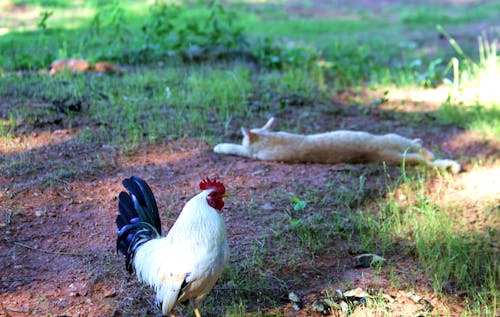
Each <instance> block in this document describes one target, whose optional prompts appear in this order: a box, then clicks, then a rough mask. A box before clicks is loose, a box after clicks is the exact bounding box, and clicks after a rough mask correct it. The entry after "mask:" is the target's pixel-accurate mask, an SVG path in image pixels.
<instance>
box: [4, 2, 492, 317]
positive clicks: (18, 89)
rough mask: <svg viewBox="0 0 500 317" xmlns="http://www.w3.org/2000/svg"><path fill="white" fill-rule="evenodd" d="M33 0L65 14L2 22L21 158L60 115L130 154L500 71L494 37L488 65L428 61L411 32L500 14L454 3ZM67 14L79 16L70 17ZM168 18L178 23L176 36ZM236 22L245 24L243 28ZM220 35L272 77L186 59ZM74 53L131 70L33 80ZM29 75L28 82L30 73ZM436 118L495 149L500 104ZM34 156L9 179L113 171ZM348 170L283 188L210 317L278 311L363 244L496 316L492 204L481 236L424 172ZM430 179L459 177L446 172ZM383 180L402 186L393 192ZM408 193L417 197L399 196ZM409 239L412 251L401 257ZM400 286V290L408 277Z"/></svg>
mask: <svg viewBox="0 0 500 317" xmlns="http://www.w3.org/2000/svg"><path fill="white" fill-rule="evenodd" d="M28 3H30V4H35V5H37V6H43V8H42V10H49V11H53V12H54V13H53V14H52V15H51V16H49V17H48V18H47V20H46V21H44V25H45V28H43V27H42V28H37V22H40V21H41V20H40V19H38V20H33V21H28V22H26V23H25V24H24V25H23V24H19V25H18V27H17V28H13V26H15V25H16V23H20V22H19V21H15V20H11V19H9V20H6V21H7V22H2V23H6V24H8V28H9V31H8V33H6V34H3V35H1V36H0V51H1V54H0V97H1V99H2V102H1V103H0V105H1V106H2V107H4V108H2V109H1V110H2V120H1V121H0V137H1V138H2V143H5V144H6V145H5V147H12V148H15V147H16V146H17V145H16V144H15V142H14V140H15V139H16V137H19V136H22V135H29V134H30V133H31V132H32V131H33V129H35V127H38V128H37V129H38V130H40V129H41V130H44V129H47V130H48V129H50V128H49V127H50V126H51V125H52V124H54V122H55V120H56V119H57V120H60V123H57V124H56V125H57V126H58V127H63V128H71V129H73V130H74V131H77V134H78V137H77V138H76V139H73V140H72V141H70V142H69V143H68V144H66V145H69V146H70V147H73V146H74V147H75V148H78V149H79V150H81V151H84V152H86V153H87V154H88V153H91V152H92V150H93V149H94V148H96V147H100V146H102V145H112V146H113V147H114V148H117V149H118V150H119V151H126V150H129V149H135V148H137V147H138V146H139V145H141V144H144V143H151V144H159V143H163V142H165V140H168V139H169V138H170V137H174V138H178V137H183V136H190V137H194V138H200V139H204V140H209V141H210V142H214V141H215V140H220V139H222V138H224V137H226V136H228V135H233V134H234V130H235V129H237V128H238V127H239V126H240V125H246V126H253V125H254V124H257V123H258V121H259V119H260V118H261V117H268V116H270V115H273V114H276V113H278V114H279V113H287V111H289V112H291V111H292V109H299V111H297V112H300V110H301V109H302V108H300V107H302V106H304V105H307V106H315V105H322V104H325V103H326V104H328V102H329V100H328V99H329V98H330V97H331V95H332V94H334V93H335V92H338V91H344V90H354V91H356V89H358V88H360V87H361V86H363V87H364V86H370V87H377V88H383V87H386V86H390V85H391V86H392V85H397V86H414V87H415V86H416V87H422V86H425V87H432V86H433V85H437V84H441V83H442V82H443V81H444V79H445V78H446V77H448V80H449V82H450V83H451V86H453V87H454V88H456V89H458V90H467V89H468V88H467V87H469V86H470V85H476V83H478V82H482V81H484V80H482V78H483V77H484V74H485V73H489V72H488V71H487V70H488V69H490V68H489V67H492V66H491V65H493V64H494V65H499V64H500V62H498V55H497V53H496V48H495V47H494V46H492V45H489V44H490V43H493V42H492V41H490V42H482V43H483V44H482V46H481V45H479V51H480V54H479V56H480V57H479V58H478V59H474V58H470V57H468V55H464V54H462V53H461V52H460V50H456V47H455V50H453V49H452V48H451V47H450V48H449V49H446V50H442V49H441V50H439V51H438V52H437V53H435V54H432V55H429V54H427V53H426V52H427V51H426V48H427V47H426V46H425V45H424V44H422V43H418V42H417V41H415V40H414V39H412V38H410V37H411V36H410V35H412V34H413V33H406V31H408V30H410V31H411V32H417V31H418V32H420V31H421V32H422V33H428V34H431V35H430V36H431V37H433V36H434V37H437V34H438V32H437V31H436V30H435V24H436V23H444V24H445V26H446V27H448V26H462V27H467V24H468V23H476V22H478V21H481V20H485V21H489V22H492V21H495V18H496V17H497V16H498V15H497V14H495V12H498V11H499V10H500V8H499V7H498V4H494V3H490V4H485V5H484V6H476V7H474V8H472V9H471V8H470V7H467V8H462V9H455V10H453V13H452V12H450V11H449V9H448V7H444V6H439V7H435V8H433V9H435V10H429V8H428V7H425V6H417V7H409V6H405V10H401V11H397V13H395V14H396V18H397V19H396V20H390V21H389V20H387V19H386V18H383V17H376V16H373V15H370V14H369V12H367V11H366V10H361V9H360V10H359V11H358V12H355V13H356V14H358V15H359V19H351V18H342V17H341V18H337V19H333V18H332V19H306V18H290V17H288V16H286V15H284V14H283V13H282V12H279V11H277V10H275V7H273V6H272V5H268V4H262V6H261V7H259V5H257V4H255V5H254V4H252V5H251V4H248V3H245V4H234V7H233V8H234V9H235V10H236V11H238V10H239V11H238V12H237V13H238V18H237V19H234V20H232V18H231V17H232V13H231V12H232V11H231V10H228V12H220V11H217V10H218V9H217V8H214V7H210V6H206V5H203V6H194V5H193V6H187V5H183V6H179V7H173V8H170V7H169V8H167V9H168V10H167V11H164V10H165V8H164V7H148V6H147V5H146V4H145V2H133V1H124V2H121V3H120V5H117V4H116V3H114V4H113V3H111V4H105V3H102V2H99V1H95V2H89V3H88V4H87V5H86V7H85V10H81V11H77V13H75V10H74V9H75V5H72V4H71V2H67V1H55V0H54V1H28ZM247 8H251V9H249V10H246V9H247ZM150 10H152V11H150ZM68 12H72V14H73V15H70V16H65V15H63V13H68ZM150 12H154V14H152V15H150ZM214 12H215V13H214ZM384 12H389V11H384ZM211 13H214V15H215V17H216V18H217V19H218V20H217V21H219V22H220V23H221V24H222V25H224V27H226V28H228V29H229V32H226V31H227V30H225V31H224V30H218V29H210V30H209V32H207V34H204V33H203V32H201V31H200V29H203V28H204V27H206V21H211V22H212V23H211V24H212V25H213V22H214V18H213V17H212V20H210V18H209V16H210V14H211ZM171 20H172V21H173V22H174V23H173V26H171V28H170V29H169V24H168V23H169V22H172V21H171ZM193 21H195V22H194V24H193V23H192V22H193ZM229 21H233V22H234V24H231V23H230V22H229ZM0 27H5V25H0ZM143 27H144V29H145V30H146V31H143ZM163 27H166V29H165V28H163ZM239 27H243V30H244V31H243V33H242V34H240V33H238V31H237V30H238V28H239ZM197 28H198V29H197ZM219 31H220V33H219ZM408 34H410V35H408ZM240 35H241V37H240ZM450 39H452V38H451V37H450V38H449V40H450ZM212 41H213V42H214V43H217V44H224V45H227V46H231V45H234V46H235V47H238V46H239V45H240V44H242V43H244V42H248V45H247V46H246V47H248V49H249V50H251V51H252V53H254V54H255V55H256V56H257V57H258V59H259V61H260V62H261V64H262V68H261V69H260V71H259V72H258V73H257V72H252V70H250V69H249V67H248V66H247V65H246V64H245V63H232V62H231V61H229V62H227V63H226V62H222V63H216V62H214V61H213V60H211V61H209V62H206V63H205V62H202V63H184V62H183V60H182V58H180V56H181V55H182V52H183V50H185V49H186V48H188V47H190V46H191V45H200V46H203V47H206V48H213V45H212V44H213V43H212ZM485 43H488V45H486V44H485ZM241 47H245V45H241ZM487 48H488V49H487ZM68 56H71V57H82V58H86V59H88V60H90V61H92V62H95V61H98V60H102V59H107V60H111V61H114V62H118V63H122V64H125V65H131V66H133V67H130V68H129V69H127V71H126V72H125V74H124V75H123V76H120V77H118V76H116V77H113V76H106V75H105V76H97V75H94V74H75V75H73V74H69V73H63V74H58V75H56V76H46V75H43V74H37V73H36V72H34V70H38V69H42V68H46V67H48V66H49V65H50V63H51V62H52V61H53V60H54V59H56V58H61V57H68ZM450 56H454V58H455V59H453V61H456V62H451V64H450V65H451V67H454V66H453V65H454V64H453V63H455V64H457V63H458V65H459V67H458V68H456V69H452V68H450V69H448V72H447V73H446V72H445V70H446V66H447V62H448V61H450V60H451V57H450ZM492 61H495V62H496V64H495V63H493V62H492ZM495 67H497V66H495ZM17 70H32V72H25V73H20V74H18V73H15V71H17ZM67 98H70V99H71V100H81V101H82V104H83V106H82V108H81V109H80V110H79V111H62V110H61V109H59V108H58V107H57V106H56V105H55V102H56V101H61V100H65V99H67ZM361 106H363V105H361ZM293 107H295V108H293ZM297 121H300V119H299V120H297ZM300 124H301V123H300V122H298V125H297V126H295V127H292V126H291V124H290V123H287V122H284V123H283V127H285V128H287V129H293V128H295V129H297V130H301V129H302V127H301V126H300ZM436 124H438V125H454V126H460V127H462V128H464V129H466V130H475V131H480V132H481V133H483V134H485V135H487V136H489V137H490V138H491V139H498V137H499V136H500V110H499V108H498V103H495V102H493V103H488V102H486V101H484V100H481V99H478V100H475V101H474V103H473V104H472V106H470V104H469V103H463V102H462V103H460V102H455V100H452V99H450V102H448V103H447V104H445V105H443V106H442V107H441V108H440V109H439V112H438V121H437V122H436ZM235 127H236V128H235ZM42 132H43V131H42ZM63 150H64V148H63V147H62V146H61V151H63ZM31 154H32V153H31V152H30V153H25V152H21V153H16V154H13V155H9V156H5V157H2V160H1V162H0V163H1V167H0V171H2V174H5V175H7V176H10V177H17V176H20V174H22V173H24V174H26V173H35V172H36V171H37V170H42V169H44V168H45V174H46V175H44V176H43V177H42V178H43V180H44V181H45V182H46V183H47V184H50V182H53V181H54V180H57V179H61V178H71V177H74V176H75V175H89V174H90V175H92V173H97V172H96V171H98V170H101V169H106V168H111V167H112V166H113V164H114V162H113V158H111V157H108V156H101V155H100V154H98V153H97V154H95V155H89V161H86V162H80V161H77V160H69V161H61V160H60V159H59V160H58V159H57V158H56V157H48V159H49V161H54V162H53V163H51V164H52V165H51V166H50V167H49V168H46V162H47V159H44V158H42V157H40V158H38V159H37V160H34V161H33V160H31V159H30V158H31ZM67 170H69V172H67ZM343 175H345V179H342V180H341V183H342V184H338V182H336V183H333V182H332V183H327V184H326V185H325V188H322V189H321V192H320V190H314V189H311V188H303V187H301V186H300V185H297V188H295V189H296V192H297V194H296V195H297V196H296V199H295V200H292V201H290V193H289V192H285V191H280V190H277V191H275V192H272V193H271V194H272V195H273V199H275V200H277V201H279V202H280V203H282V204H283V205H288V206H289V208H285V210H282V211H281V213H277V215H276V217H275V219H273V222H272V224H270V226H269V228H268V230H267V231H264V232H263V234H262V237H260V239H259V242H258V243H256V244H254V245H252V246H250V251H251V254H250V255H249V256H248V257H245V258H242V259H238V261H236V260H235V261H233V262H232V263H231V265H230V266H229V267H228V269H227V270H226V271H225V273H224V276H223V278H222V279H221V281H220V285H221V287H222V289H220V290H219V291H220V293H221V294H223V295H227V294H234V295H231V296H229V297H227V296H226V298H222V297H223V296H222V295H218V294H216V295H215V296H213V297H209V298H207V302H206V306H207V311H209V312H211V313H212V314H214V315H220V314H222V313H224V312H225V314H226V316H243V315H245V314H247V313H248V314H255V315H256V316H264V315H266V313H261V312H260V311H261V309H262V308H263V307H266V308H269V307H276V306H279V305H281V304H282V301H280V300H279V298H278V299H277V297H279V295H278V294H282V293H283V292H285V291H286V290H287V288H288V287H289V286H290V285H292V286H293V285H300V282H301V281H300V278H297V276H300V274H298V273H297V268H294V264H296V262H297V259H299V258H301V259H306V260H307V262H308V263H312V264H314V261H315V259H317V257H319V256H321V255H323V254H325V253H326V252H339V251H338V250H337V249H336V248H335V246H336V245H335V241H337V240H339V239H341V240H342V241H345V242H346V243H349V244H352V245H355V246H354V247H352V250H353V251H354V252H365V251H367V252H368V251H369V252H374V251H377V252H378V251H380V252H382V253H383V254H384V256H388V257H390V256H391V255H395V254H396V253H397V252H403V254H405V255H407V256H408V257H409V258H412V257H414V258H413V260H414V261H415V262H419V263H421V269H422V270H423V272H424V274H426V276H428V277H429V278H431V280H432V287H433V288H434V292H435V294H436V295H438V296H441V297H445V296H447V294H448V293H449V292H450V290H451V293H453V292H465V293H466V294H467V296H468V297H467V298H468V306H467V307H466V310H467V311H468V313H469V314H470V315H480V314H484V315H491V316H493V315H494V310H495V308H496V305H498V299H499V292H498V289H500V277H499V275H500V272H499V269H498V265H496V264H497V263H498V262H499V255H498V252H497V251H496V249H495V246H494V245H493V246H492V244H491V242H492V241H498V240H499V239H500V237H499V235H500V233H499V231H498V227H496V226H495V224H497V222H498V219H499V218H500V215H499V214H498V209H497V208H496V207H497V206H496V205H494V204H490V203H487V202H483V203H481V204H479V205H478V206H477V210H476V212H477V213H478V214H480V217H479V218H480V219H482V222H481V223H480V224H476V225H474V226H472V227H471V226H470V225H469V224H468V223H467V211H468V210H466V209H463V208H462V207H461V206H450V205H443V204H441V201H440V199H439V197H438V195H436V194H435V193H433V192H431V190H430V189H427V188H426V184H427V182H428V181H430V179H431V176H430V175H428V174H425V175H420V174H418V170H417V176H416V177H407V176H406V175H405V176H404V177H401V178H400V179H384V178H385V177H386V176H382V177H381V178H379V181H378V183H377V185H376V187H377V188H380V193H379V194H376V195H370V193H367V192H366V191H365V189H366V188H365V186H366V183H365V182H366V180H367V177H368V176H366V175H365V174H362V173H355V172H346V173H345V174H343ZM434 177H437V179H438V180H439V181H443V182H446V181H449V179H447V178H446V176H443V175H441V176H439V175H438V176H436V175H433V176H432V178H434ZM386 183H392V184H393V185H391V186H390V187H387V186H386ZM340 185H342V186H340ZM398 191H402V192H403V193H404V196H403V197H406V198H405V199H403V200H401V199H399V198H396V197H399V196H398V195H396V194H395V192H398ZM386 192H388V193H389V194H387V195H385V194H386ZM294 197H295V196H294ZM367 201H371V202H372V203H373V204H374V205H376V206H377V211H378V213H376V214H371V213H368V212H367V210H365V207H366V202H367ZM305 202H307V203H305ZM480 225H481V226H480ZM463 228H467V230H464V229H463ZM400 242H404V243H403V244H401V243H400ZM401 245H405V247H403V249H402V250H401V249H399V248H401V247H400V246H401ZM281 251H283V252H281ZM285 251H286V252H285ZM436 259H439V261H436ZM294 261H295V262H294ZM283 263H285V264H283ZM283 267H286V268H287V269H288V270H289V272H290V274H289V276H288V277H290V276H291V280H290V281H288V282H289V283H290V285H287V284H286V283H282V281H283V278H282V276H281V275H280V271H281V270H282V269H283ZM381 274H382V273H381ZM292 277H293V278H295V279H292ZM394 283H395V284H398V286H403V284H404V283H403V282H402V281H397V278H396V277H394ZM216 292H217V291H216ZM256 297H257V298H256ZM221 303H222V304H221ZM221 305H222V308H221ZM377 305H379V303H378V302H376V303H374V306H375V309H379V308H378V306H377ZM380 309H382V310H383V308H380ZM270 315H271V314H270ZM272 316H276V314H272Z"/></svg>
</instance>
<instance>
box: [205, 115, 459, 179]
mask: <svg viewBox="0 0 500 317" xmlns="http://www.w3.org/2000/svg"><path fill="white" fill-rule="evenodd" d="M275 125H276V120H275V119H274V118H271V119H269V121H268V122H267V123H266V124H265V125H264V126H263V127H262V128H258V129H252V130H249V129H247V128H241V131H242V133H243V142H242V144H241V145H239V144H231V143H222V144H217V145H216V146H215V147H214V152H215V153H219V154H232V155H239V156H244V157H248V158H252V159H259V160H267V161H281V162H288V163H298V162H302V163H304V162H311V163H329V164H335V163H348V162H349V163H363V162H386V163H387V164H393V165H400V164H402V163H403V161H404V162H405V163H406V164H409V165H415V164H422V163H423V164H426V165H428V166H433V167H436V168H440V169H446V170H449V171H450V172H452V173H458V172H459V171H460V164H458V163H457V162H455V161H453V160H435V159H434V154H432V152H431V151H429V150H427V149H426V148H424V147H423V146H422V141H421V140H420V139H413V140H411V139H407V138H405V137H402V136H400V135H398V134H393V133H391V134H384V135H375V134H371V133H368V132H363V131H348V130H338V131H332V132H326V133H319V134H310V135H302V134H293V133H287V132H273V131H272V130H273V128H274V126H275Z"/></svg>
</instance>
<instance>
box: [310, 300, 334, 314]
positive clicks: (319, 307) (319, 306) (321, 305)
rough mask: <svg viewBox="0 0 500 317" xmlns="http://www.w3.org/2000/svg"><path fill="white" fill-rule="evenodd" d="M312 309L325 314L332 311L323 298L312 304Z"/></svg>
mask: <svg viewBox="0 0 500 317" xmlns="http://www.w3.org/2000/svg"><path fill="white" fill-rule="evenodd" d="M311 309H312V310H313V311H315V312H317V313H321V314H323V315H328V314H329V313H330V307H328V306H327V305H326V304H325V302H323V301H321V300H316V301H314V303H312V305H311Z"/></svg>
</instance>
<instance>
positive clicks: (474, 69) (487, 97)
mask: <svg viewBox="0 0 500 317" xmlns="http://www.w3.org/2000/svg"><path fill="white" fill-rule="evenodd" d="M437 28H438V31H439V32H440V33H441V34H442V35H443V36H444V37H445V38H446V39H447V40H448V42H449V43H450V45H451V46H452V47H453V49H454V50H455V52H456V53H457V54H458V57H453V58H452V59H451V60H450V62H449V63H448V66H447V68H446V70H445V74H446V73H448V72H449V71H450V70H451V71H452V78H453V79H452V81H450V80H448V81H447V83H448V84H449V85H450V86H451V87H452V91H451V98H452V101H453V102H455V103H465V104H481V105H483V106H495V105H499V104H500V97H499V94H498V93H497V90H496V89H495V87H496V86H495V83H497V82H498V81H499V80H500V56H498V53H497V47H496V41H490V40H488V37H487V35H486V34H482V35H480V36H479V37H478V51H479V60H478V61H474V60H473V59H472V58H470V57H469V56H468V55H467V54H466V53H465V52H464V50H463V49H462V48H461V47H460V45H459V44H458V43H457V41H456V40H455V39H454V38H453V37H452V36H451V35H450V34H448V32H446V30H445V29H444V28H443V27H442V26H440V25H438V27H437Z"/></svg>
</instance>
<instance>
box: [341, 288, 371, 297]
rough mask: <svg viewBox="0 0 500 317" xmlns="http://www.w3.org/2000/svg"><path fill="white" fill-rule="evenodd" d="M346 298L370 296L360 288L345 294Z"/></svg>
mask: <svg viewBox="0 0 500 317" xmlns="http://www.w3.org/2000/svg"><path fill="white" fill-rule="evenodd" d="M344 296H345V297H359V298H361V297H369V296H370V295H369V294H368V293H367V292H365V291H364V290H363V289H362V288H361V287H358V288H355V289H352V290H350V291H347V292H345V293H344Z"/></svg>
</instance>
